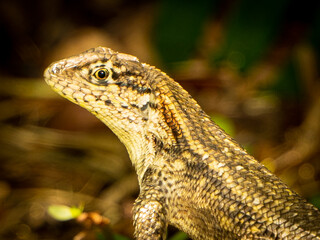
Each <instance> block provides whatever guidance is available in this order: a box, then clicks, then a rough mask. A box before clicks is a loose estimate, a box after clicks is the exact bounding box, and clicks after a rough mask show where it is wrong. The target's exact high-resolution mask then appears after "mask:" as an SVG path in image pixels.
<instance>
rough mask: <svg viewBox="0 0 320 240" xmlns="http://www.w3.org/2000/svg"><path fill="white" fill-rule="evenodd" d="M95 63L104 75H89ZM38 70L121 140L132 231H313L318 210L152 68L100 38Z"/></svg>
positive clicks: (308, 234)
mask: <svg viewBox="0 0 320 240" xmlns="http://www.w3.org/2000/svg"><path fill="white" fill-rule="evenodd" d="M101 66H103V69H105V70H106V76H107V77H105V78H103V79H98V78H97V76H96V75H95V73H96V71H99V70H101V69H102V67H101ZM44 76H45V80H46V81H47V83H48V84H49V85H50V86H51V87H52V88H53V89H54V90H55V91H57V92H58V93H59V94H61V95H62V96H63V97H65V98H67V99H69V100H70V101H72V102H74V103H76V104H78V105H80V106H82V107H84V108H86V109H88V110H89V111H90V112H92V113H93V114H95V115H96V116H97V117H98V118H99V119H100V120H101V121H103V122H104V123H105V124H106V125H107V126H108V127H109V128H110V129H111V130H112V131H113V132H114V133H115V134H116V135H117V136H118V137H119V139H120V140H121V141H122V142H123V143H124V145H125V146H126V148H127V149H128V152H129V155H130V158H131V160H132V163H133V165H134V166H135V168H136V171H137V175H138V179H139V184H140V194H139V197H138V199H137V200H136V203H135V206H134V225H135V236H136V238H137V239H165V234H166V229H167V226H168V224H172V225H174V226H176V227H178V228H179V229H181V230H183V231H185V232H186V233H188V234H189V235H190V237H191V238H193V239H320V213H319V210H317V209H316V208H315V207H313V206H312V205H311V204H309V203H307V202H306V201H305V200H304V199H302V198H301V197H300V196H298V195H297V194H296V193H295V192H293V191H292V190H290V189H289V188H288V187H287V186H286V185H285V184H284V183H283V182H282V181H281V180H279V179H278V178H277V177H276V176H274V175H273V174H272V173H270V172H269V171H268V170H267V169H266V168H265V167H264V166H262V165H261V164H260V163H258V162H257V161H256V160H255V159H254V158H253V157H252V156H250V155H248V154H247V153H246V152H245V151H244V150H243V149H242V148H241V147H240V146H239V145H238V144H237V143H236V142H235V141H234V140H233V139H232V138H231V137H230V136H228V135H227V134H226V133H225V132H224V131H223V130H221V129H220V128H219V127H218V126H217V125H216V124H215V123H214V122H212V121H211V120H210V118H209V116H208V115H206V114H205V113H204V112H203V110H202V109H201V108H200V106H199V105H198V104H197V103H196V101H195V100H194V99H192V97H191V96H190V95H189V94H188V93H187V92H186V91H185V90H184V89H183V88H182V87H181V86H180V85H179V84H178V83H176V82H174V81H173V80H172V79H171V78H170V77H168V76H167V75H166V74H165V73H163V72H161V71H160V70H158V69H156V68H154V67H152V66H149V65H147V64H143V63H140V62H139V60H138V59H137V58H135V57H133V56H130V55H126V54H121V53H117V52H114V51H112V50H111V49H108V48H103V47H99V48H95V49H91V50H89V51H87V52H84V53H82V54H80V55H78V56H74V57H70V58H67V59H63V60H61V61H58V62H56V63H53V64H52V65H50V66H49V67H48V68H47V69H46V71H45V75H44Z"/></svg>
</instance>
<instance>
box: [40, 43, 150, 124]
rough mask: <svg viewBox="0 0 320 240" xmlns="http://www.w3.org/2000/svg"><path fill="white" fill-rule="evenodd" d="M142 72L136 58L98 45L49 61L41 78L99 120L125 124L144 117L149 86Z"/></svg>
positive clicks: (148, 98) (142, 66)
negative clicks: (79, 52)
mask: <svg viewBox="0 0 320 240" xmlns="http://www.w3.org/2000/svg"><path fill="white" fill-rule="evenodd" d="M145 74H146V70H145V67H144V64H142V63H140V62H139V60H138V59H137V58H136V57H134V56H131V55H128V54H123V53H117V52H114V51H112V50H111V49H109V48H104V47H98V48H94V49H90V50H88V51H86V52H83V53H81V54H80V55H77V56H73V57H70V58H66V59H63V60H60V61H57V62H54V63H52V64H51V65H50V66H49V67H48V68H47V69H46V70H45V72H44V77H45V80H46V82H47V83H48V84H49V85H50V86H51V87H52V88H53V89H54V90H55V91H56V92H58V93H59V94H60V95H62V96H63V97H65V98H67V99H68V100H70V101H72V102H74V103H76V104H78V105H80V106H81V107H84V108H86V109H87V110H89V111H90V112H92V113H93V114H95V115H96V116H97V117H98V118H100V119H101V120H102V121H104V122H105V120H106V119H108V118H112V122H116V121H122V123H121V124H125V123H124V121H127V122H128V124H129V123H132V122H133V123H134V122H136V123H138V121H142V122H143V121H144V120H146V119H147V117H148V114H147V113H146V110H147V109H148V107H149V104H150V95H151V94H150V93H151V88H150V84H149V82H148V81H147V79H146V77H145ZM108 125H109V124H108Z"/></svg>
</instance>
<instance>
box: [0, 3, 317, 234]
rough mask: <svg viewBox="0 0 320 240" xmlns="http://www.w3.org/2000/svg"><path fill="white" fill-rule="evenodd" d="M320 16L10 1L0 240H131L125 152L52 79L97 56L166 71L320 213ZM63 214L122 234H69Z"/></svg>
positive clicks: (2, 61) (1, 71) (0, 130)
mask: <svg viewBox="0 0 320 240" xmlns="http://www.w3.org/2000/svg"><path fill="white" fill-rule="evenodd" d="M319 3H320V2H319V1H308V0H307V1H298V0H291V1H289V0H262V1H254V0H211V1H210V0H198V1H179V0H159V1H146V0H139V1H129V0H90V1H89V0H87V1H86V0H77V1H75V0H69V1H62V0H46V1H42V0H31V1H23V0H10V1H9V0H7V1H6V0H3V1H1V2H0V30H1V44H0V48H1V54H0V239H19V240H23V239H35V240H36V239H48V240H49V239H50V240H51V239H61V240H64V239H75V240H80V239H127V238H132V233H133V228H132V220H131V219H132V213H131V208H132V205H133V202H134V199H135V198H136V197H137V195H138V193H139V190H138V185H137V179H136V175H135V173H134V171H133V169H132V167H131V163H130V160H129V159H128V155H127V152H126V150H125V148H124V147H123V146H122V144H121V143H120V142H119V141H118V140H117V138H116V137H115V136H114V135H113V134H112V132H111V131H110V130H109V129H108V128H107V127H105V126H104V125H103V124H102V123H100V122H99V121H98V120H97V119H96V118H95V117H93V116H92V115H91V114H90V113H88V112H87V111H85V110H84V109H82V108H80V107H78V106H76V105H75V104H72V103H70V102H69V101H67V100H65V99H63V98H61V97H59V96H58V95H57V94H56V93H54V92H53V91H52V90H51V89H50V88H49V87H48V86H47V85H46V84H45V82H44V80H43V78H42V73H43V70H44V69H45V67H46V66H47V65H49V64H50V63H51V62H52V61H55V60H59V59H61V58H64V57H68V56H70V55H74V54H78V53H80V52H81V51H84V50H86V49H89V48H92V47H97V46H99V45H100V46H105V47H110V48H113V49H114V50H117V51H120V52H124V53H129V54H132V55H135V56H137V57H138V58H139V59H140V60H141V61H143V62H147V63H150V64H152V65H155V66H157V67H159V68H160V69H162V70H164V71H166V72H167V73H168V74H169V75H170V76H172V77H173V78H174V79H175V80H176V81H178V82H179V83H180V84H181V85H182V86H183V87H184V88H186V89H187V90H188V91H189V92H190V93H191V95H192V96H193V97H194V98H195V99H196V100H197V101H198V102H199V104H200V105H201V106H202V107H203V109H204V110H205V111H206V112H207V113H208V114H209V115H210V116H211V117H212V118H213V119H214V120H215V121H216V122H217V123H218V124H219V125H220V126H221V127H223V128H224V129H225V131H227V132H228V133H229V134H231V135H232V136H233V137H234V138H235V139H236V140H237V141H239V142H240V143H241V145H242V146H244V147H245V148H246V149H247V150H248V151H249V152H250V153H251V154H252V155H254V156H255V157H256V158H257V159H258V160H259V161H261V162H263V163H264V164H265V165H266V166H267V167H268V168H269V169H270V170H271V171H273V172H274V173H275V174H277V175H278V176H279V177H280V178H281V179H282V180H283V181H285V182H286V183H287V184H288V185H289V186H290V187H292V188H293V189H294V190H295V191H297V192H298V193H300V194H301V195H303V196H304V197H305V198H307V199H308V201H310V202H312V203H313V204H315V205H316V206H317V207H320V188H319V183H320V182H319V181H320V81H319V77H320V76H319V70H318V69H319V66H320V7H319ZM57 204H59V205H64V206H66V208H68V207H75V208H76V209H78V210H79V209H80V211H81V210H82V209H83V211H84V212H86V213H87V212H91V211H95V212H97V213H99V216H100V217H102V216H103V217H106V219H104V220H105V222H108V221H109V220H110V222H111V223H110V224H107V225H106V226H102V225H103V224H100V225H99V224H97V223H95V224H94V223H93V222H95V221H94V218H95V217H92V219H90V218H89V219H88V221H87V223H86V224H83V223H78V222H77V221H76V220H75V219H73V218H72V217H71V220H69V221H60V220H59V217H57V216H56V217H55V216H52V215H50V214H48V209H50V208H51V210H52V211H53V212H59V211H61V209H59V208H52V206H56V205H57ZM62 212H63V211H62ZM96 218H98V217H97V216H96ZM108 219H109V220H108ZM78 220H79V219H78ZM98 222H99V221H98ZM169 233H170V236H171V235H172V237H171V239H175V240H177V239H187V236H185V235H183V234H181V233H176V230H174V229H170V230H169Z"/></svg>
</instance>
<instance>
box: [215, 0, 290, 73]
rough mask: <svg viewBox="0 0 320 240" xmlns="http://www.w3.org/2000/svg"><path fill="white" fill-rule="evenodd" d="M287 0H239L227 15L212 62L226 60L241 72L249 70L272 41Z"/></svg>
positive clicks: (218, 62)
mask: <svg viewBox="0 0 320 240" xmlns="http://www.w3.org/2000/svg"><path fill="white" fill-rule="evenodd" d="M288 2H289V1H288V0H280V1H277V0H273V1H254V0H242V1H238V2H237V4H235V6H234V8H233V9H232V11H231V13H230V15H229V16H230V18H229V20H228V21H227V25H226V29H225V38H224V41H223V44H222V46H221V47H220V48H219V50H215V51H213V53H212V64H213V65H214V66H216V65H219V64H221V63H223V62H228V63H229V64H231V66H232V67H234V68H236V69H238V70H240V71H246V70H248V68H250V67H251V66H252V65H253V64H254V63H256V61H257V60H259V59H260V58H261V57H262V55H263V54H265V53H266V51H267V50H268V48H269V47H270V45H271V44H273V42H274V40H275V37H276V33H277V32H278V30H279V27H280V26H281V24H280V23H281V21H282V17H283V12H284V10H285V6H286V3H288Z"/></svg>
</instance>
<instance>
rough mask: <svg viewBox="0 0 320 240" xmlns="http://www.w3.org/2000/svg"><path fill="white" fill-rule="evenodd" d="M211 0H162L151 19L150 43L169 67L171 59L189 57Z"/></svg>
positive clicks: (209, 8)
mask: <svg viewBox="0 0 320 240" xmlns="http://www.w3.org/2000/svg"><path fill="white" fill-rule="evenodd" d="M215 2H217V1H215V0H199V1H190V0H188V1H182V0H163V1H162V2H161V6H160V8H159V10H158V11H159V15H158V18H157V20H156V23H155V33H154V44H155V46H156V48H157V49H158V52H159V55H160V57H161V59H162V61H163V63H166V66H165V67H167V68H169V69H170V68H172V67H173V65H172V64H174V63H176V62H180V61H185V60H187V59H190V57H191V56H192V53H193V52H194V50H195V48H196V45H197V43H198V41H199V39H200V38H201V35H202V34H203V28H204V25H205V23H206V21H207V19H208V17H209V15H210V14H212V7H213V5H214V3H215Z"/></svg>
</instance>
